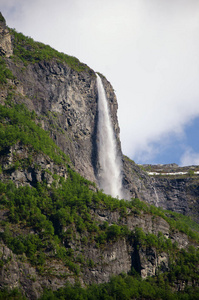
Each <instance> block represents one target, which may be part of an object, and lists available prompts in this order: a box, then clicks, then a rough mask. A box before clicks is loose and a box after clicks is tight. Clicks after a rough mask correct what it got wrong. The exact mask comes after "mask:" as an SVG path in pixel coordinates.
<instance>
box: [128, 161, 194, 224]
mask: <svg viewBox="0 0 199 300" xmlns="http://www.w3.org/2000/svg"><path fill="white" fill-rule="evenodd" d="M153 167H154V168H157V167H156V166H153ZM162 168H163V169H162V174H164V173H166V172H168V170H167V165H165V166H164V167H162ZM190 169H192V167H187V170H186V171H188V170H190ZM174 171H175V173H178V172H182V168H180V167H178V166H175V170H174ZM183 171H184V170H183ZM124 174H125V176H124V184H125V185H126V187H127V189H128V190H129V191H130V193H131V195H132V196H133V197H137V198H139V199H141V200H143V201H146V202H148V203H150V204H153V205H155V206H158V207H163V208H164V209H168V210H172V211H175V212H178V213H182V214H184V215H188V216H191V217H192V218H193V219H194V220H195V221H196V222H199V175H194V176H189V175H188V174H187V175H170V176H164V175H160V176H149V175H148V174H147V172H146V171H143V168H142V166H138V165H136V164H135V163H134V162H133V161H131V160H129V159H128V158H126V157H124Z"/></svg>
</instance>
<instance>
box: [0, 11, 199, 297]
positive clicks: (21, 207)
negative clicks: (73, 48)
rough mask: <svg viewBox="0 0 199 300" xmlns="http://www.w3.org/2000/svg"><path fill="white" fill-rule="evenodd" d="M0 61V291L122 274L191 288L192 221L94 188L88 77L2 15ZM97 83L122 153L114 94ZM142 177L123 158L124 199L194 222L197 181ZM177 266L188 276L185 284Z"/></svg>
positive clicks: (91, 82)
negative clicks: (190, 217)
mask: <svg viewBox="0 0 199 300" xmlns="http://www.w3.org/2000/svg"><path fill="white" fill-rule="evenodd" d="M0 55H1V57H0V58H1V67H0V71H1V73H0V75H1V76H0V88H1V89H0V91H1V94H0V140H1V143H0V180H1V182H0V204H1V206H0V237H1V239H2V241H1V244H0V268H1V269H0V270H1V272H0V288H1V289H3V288H8V289H13V288H15V287H17V288H18V289H20V290H21V291H22V293H23V294H24V295H26V297H28V298H30V299H36V298H38V297H40V296H41V294H42V293H43V291H44V289H45V288H51V289H53V290H57V289H58V288H60V287H63V286H65V284H66V282H67V281H69V282H71V283H72V284H74V283H75V282H80V283H81V284H82V286H86V285H89V284H91V283H103V282H108V281H109V279H110V277H111V276H112V275H118V274H120V273H122V272H125V273H133V272H136V274H139V275H140V276H142V278H147V276H154V277H155V276H157V277H155V278H156V279H157V280H159V279H160V277H158V276H159V275H158V274H160V273H161V274H163V273H164V274H166V275H165V276H166V277H165V278H167V279H165V280H168V281H169V280H170V279H169V278H170V277H171V276H173V277H172V278H175V280H170V283H171V284H173V289H174V290H178V289H179V290H184V289H185V287H188V286H192V287H193V288H195V287H197V285H198V283H197V278H198V263H199V262H198V256H197V255H198V254H197V253H195V252H194V253H195V254H194V255H192V254H193V251H197V250H193V248H194V247H195V248H196V249H197V247H198V240H199V239H198V236H197V230H198V228H197V224H195V225H193V224H191V225H192V229H193V230H191V229H190V228H187V227H186V226H185V225H184V223H183V222H182V219H181V217H180V216H177V215H175V214H172V213H170V214H169V213H168V212H167V213H164V212H163V211H162V210H158V209H157V208H156V207H150V206H148V205H146V204H144V203H142V202H140V201H139V200H138V199H133V200H131V201H124V200H122V201H119V200H117V199H112V198H111V197H110V196H106V195H104V194H103V193H102V192H101V191H99V189H98V185H97V183H98V181H97V173H98V172H97V171H98V154H97V118H98V113H97V101H98V95H97V87H96V75H95V72H94V71H93V70H92V69H90V68H89V67H88V66H86V65H84V64H82V63H80V62H79V61H78V60H77V59H76V58H73V57H69V56H67V55H64V54H60V53H58V52H57V51H56V50H54V49H51V48H50V47H49V46H46V45H43V44H41V43H36V42H34V41H33V40H32V39H30V38H27V37H24V36H23V35H22V34H20V33H17V32H15V31H14V30H11V29H8V28H7V27H6V24H5V20H4V18H3V17H2V16H0ZM101 78H102V81H103V85H104V87H105V90H106V94H107V99H108V104H109V108H110V112H111V118H112V122H113V127H114V131H115V134H116V137H117V142H118V151H119V152H120V153H121V147H120V139H119V126H118V120H117V100H116V96H115V93H114V90H113V88H112V86H111V84H110V83H109V82H108V81H107V80H106V78H105V77H104V76H102V75H101ZM147 172H148V171H147V168H145V170H143V167H141V166H138V165H136V164H135V163H134V162H132V161H131V160H129V159H128V158H126V157H125V156H123V185H124V188H125V189H126V190H128V191H129V193H130V195H131V197H133V198H140V199H141V200H144V201H145V202H148V203H150V204H154V205H155V206H161V207H163V208H167V209H171V210H173V211H177V212H182V213H183V214H188V215H193V214H194V215H195V219H196V220H198V215H197V214H196V213H195V211H194V209H195V208H197V205H198V194H197V191H198V188H197V187H198V182H197V176H196V175H195V176H193V177H191V176H188V175H187V176H184V177H181V176H176V177H175V178H174V177H172V178H170V177H168V176H159V175H158V176H151V175H149V173H147ZM79 174H81V175H82V176H83V177H84V178H83V177H81V176H80V175H79ZM92 182H94V183H95V184H94V183H92ZM187 220H188V219H186V221H187ZM194 230H195V231H194ZM193 246H194V247H193ZM191 247H192V248H191ZM190 249H191V250H190ZM191 251H192V252H191ZM187 253H188V254H187ZM186 255H187V256H186ZM189 255H190V256H191V255H192V260H193V261H194V263H193V264H192V265H191V267H190V266H189V262H188V259H187V260H186V257H188V256H189ZM182 260H184V261H185V263H184V264H185V265H186V266H189V267H190V270H191V271H190V272H192V273H190V272H188V271H187V273H186V276H185V275H183V276H184V277H183V276H180V275H179V274H178V273H179V272H178V271H179V268H182V264H181V261H182ZM194 264H195V266H196V267H194V268H195V269H194V270H193V265H194ZM175 265H176V266H177V267H176V269H175ZM177 268H178V270H177ZM180 270H181V269H180ZM169 272H170V273H169ZM172 272H173V273H172ZM168 274H170V275H168ZM176 274H177V275H176ZM169 276H170V277H169Z"/></svg>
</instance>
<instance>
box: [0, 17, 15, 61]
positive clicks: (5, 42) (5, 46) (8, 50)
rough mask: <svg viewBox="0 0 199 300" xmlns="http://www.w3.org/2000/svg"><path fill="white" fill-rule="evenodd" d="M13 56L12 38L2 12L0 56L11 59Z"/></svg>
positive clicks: (0, 19) (0, 18)
mask: <svg viewBox="0 0 199 300" xmlns="http://www.w3.org/2000/svg"><path fill="white" fill-rule="evenodd" d="M12 54H13V47H12V42H11V36H10V34H9V31H8V29H7V27H6V22H5V19H4V17H3V16H2V14H1V12H0V55H5V56H6V57H10V56H11V55H12Z"/></svg>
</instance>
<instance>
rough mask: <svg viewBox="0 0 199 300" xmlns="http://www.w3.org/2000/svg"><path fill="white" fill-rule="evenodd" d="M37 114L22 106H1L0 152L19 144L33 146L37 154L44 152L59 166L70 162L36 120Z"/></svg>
mask: <svg viewBox="0 0 199 300" xmlns="http://www.w3.org/2000/svg"><path fill="white" fill-rule="evenodd" d="M35 118H36V114H35V112H34V111H32V112H30V111H28V110H27V109H26V107H25V106H24V105H23V104H22V105H14V106H13V107H11V108H10V107H9V106H3V105H0V151H2V150H3V149H5V148H6V147H9V146H12V145H14V144H16V143H17V142H20V143H22V144H23V145H27V146H31V147H32V148H33V149H34V151H36V152H43V153H44V154H46V155H48V156H49V157H50V158H51V159H53V160H54V161H55V163H57V164H61V163H64V162H68V161H69V158H68V157H67V156H66V155H65V154H64V153H63V152H62V151H61V150H60V149H59V147H57V146H56V144H55V143H54V142H53V141H52V139H51V138H50V137H49V134H48V133H47V132H46V131H44V130H43V129H42V128H40V126H38V125H36V124H35V122H34V119H35Z"/></svg>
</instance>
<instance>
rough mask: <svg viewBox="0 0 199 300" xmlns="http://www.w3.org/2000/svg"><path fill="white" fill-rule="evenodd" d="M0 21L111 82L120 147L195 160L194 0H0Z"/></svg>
mask: <svg viewBox="0 0 199 300" xmlns="http://www.w3.org/2000/svg"><path fill="white" fill-rule="evenodd" d="M1 11H2V13H3V15H4V16H5V18H6V20H7V24H8V26H10V27H12V28H16V30H17V31H19V32H23V33H24V34H25V35H28V36H31V37H33V38H34V39H35V40H37V41H41V42H44V43H46V44H49V45H51V46H52V47H54V48H56V49H57V50H59V51H62V52H64V53H67V54H69V55H73V56H76V57H77V58H79V59H80V60H81V61H82V62H84V63H86V64H88V65H89V66H90V67H91V68H93V69H94V70H95V71H98V72H100V73H102V74H104V75H105V76H106V77H107V79H108V80H109V81H110V82H111V83H112V85H113V88H114V89H115V92H116V96H117V99H118V104H119V109H118V117H119V125H120V129H121V143H122V149H123V153H124V154H126V155H128V156H129V157H130V158H131V159H133V160H135V162H137V163H177V164H180V165H187V164H189V165H191V164H199V139H198V128H199V84H198V83H199V38H198V37H199V1H198V0H167V1H165V0H150V1H149V0H84V1H81V0H57V1H54V0H53V1H52V0H34V1H32V0H1Z"/></svg>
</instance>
